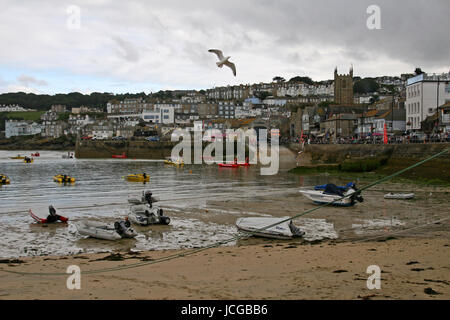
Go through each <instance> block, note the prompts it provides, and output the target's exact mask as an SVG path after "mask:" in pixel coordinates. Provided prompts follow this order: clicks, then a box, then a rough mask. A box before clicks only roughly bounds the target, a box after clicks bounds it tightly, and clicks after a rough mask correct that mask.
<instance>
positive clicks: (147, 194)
mask: <svg viewBox="0 0 450 320" xmlns="http://www.w3.org/2000/svg"><path fill="white" fill-rule="evenodd" d="M144 199H145V201H147V203H148V204H149V206H150V208H151V207H152V193H151V191H145V192H144Z"/></svg>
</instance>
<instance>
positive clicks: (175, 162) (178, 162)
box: [164, 159, 184, 166]
mask: <svg viewBox="0 0 450 320" xmlns="http://www.w3.org/2000/svg"><path fill="white" fill-rule="evenodd" d="M164 164H170V165H173V166H184V161H183V159H166V160H164Z"/></svg>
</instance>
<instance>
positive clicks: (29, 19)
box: [0, 0, 450, 87]
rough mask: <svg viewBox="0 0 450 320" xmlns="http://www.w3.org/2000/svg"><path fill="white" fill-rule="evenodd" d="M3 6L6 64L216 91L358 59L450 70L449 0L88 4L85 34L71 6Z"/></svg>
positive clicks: (358, 63) (329, 69) (324, 74)
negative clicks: (233, 67) (68, 17)
mask: <svg viewBox="0 0 450 320" xmlns="http://www.w3.org/2000/svg"><path fill="white" fill-rule="evenodd" d="M2 3H5V8H7V14H5V16H4V19H3V20H1V21H0V24H1V25H0V41H1V42H2V43H8V46H6V47H5V48H2V50H1V51H0V65H1V64H4V65H8V64H9V63H10V64H11V65H13V64H15V65H22V66H24V68H29V69H30V70H32V69H33V68H38V67H39V68H59V69H65V70H70V71H72V72H73V73H83V74H85V75H93V76H98V77H103V78H108V79H111V81H113V82H116V81H120V82H122V81H123V82H124V83H127V82H129V83H137V82H143V81H148V82H152V85H153V84H157V85H161V86H164V87H170V86H172V85H173V86H178V87H182V86H183V85H186V86H189V87H195V86H198V87H207V86H209V85H210V84H214V83H215V84H216V85H223V84H233V83H249V82H250V83H251V82H259V81H264V80H265V79H272V78H273V76H275V75H279V76H283V77H285V78H289V77H291V76H295V75H298V74H299V72H301V75H308V76H311V77H312V78H313V79H315V80H323V79H329V78H331V77H332V74H333V70H334V67H335V66H336V65H338V67H339V69H345V70H347V69H348V67H349V66H350V64H351V63H353V65H354V67H355V74H356V75H362V74H359V71H360V70H364V72H366V74H364V75H363V76H376V75H382V74H386V75H388V74H395V73H396V72H411V71H413V70H414V67H416V66H420V67H421V68H422V69H423V70H425V71H428V72H430V71H431V72H433V71H434V70H443V69H447V70H448V69H449V66H450V56H449V54H448V53H449V52H450V42H449V41H448V40H447V39H448V30H450V19H448V17H449V16H450V5H449V4H448V0H434V1H424V0H397V1H391V0H358V1H354V0H339V1H337V0H277V1H269V0H264V1H261V0H227V1H225V2H224V1H213V0H196V1H184V0H172V1H170V0H169V1H168V0H152V1H141V0H130V1H127V2H121V1H106V0H103V1H101V2H97V1H94V0H79V1H76V4H77V5H79V6H80V7H81V10H82V11H81V13H82V16H81V19H82V20H81V23H82V30H80V31H79V32H71V33H70V32H68V31H67V30H66V28H61V27H60V26H61V25H64V23H65V21H64V19H65V16H64V12H65V11H64V10H61V12H62V14H63V16H61V17H58V16H57V14H56V13H55V10H51V9H52V8H60V7H61V6H62V7H63V6H64V4H61V2H60V1H57V0H48V1H46V2H45V5H41V4H39V3H36V2H35V1H20V2H19V1H12V0H3V2H2ZM373 4H375V5H378V6H379V7H380V8H381V26H382V29H381V30H369V29H368V28H367V27H366V21H367V18H368V14H367V13H366V9H367V7H368V6H369V5H373ZM58 19H59V20H58ZM3 24H4V26H5V27H3ZM24 38H25V39H26V40H27V41H26V42H25V43H24V42H23V41H21V39H24ZM111 44H112V45H111ZM211 47H216V48H220V49H222V50H223V51H224V52H226V53H227V54H228V55H230V56H232V58H233V61H234V62H235V63H236V64H237V66H238V69H239V72H238V77H236V78H235V79H234V78H231V77H230V76H229V74H227V73H224V72H220V71H219V70H217V68H216V66H215V59H214V57H210V56H208V52H207V50H208V49H209V48H211ZM111 52H112V53H113V54H111ZM68 61H70V62H68ZM124 62H129V63H124ZM393 68H397V69H395V70H393ZM410 69H411V70H410ZM29 73H31V71H30V72H29ZM272 73H273V74H272Z"/></svg>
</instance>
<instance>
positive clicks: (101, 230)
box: [75, 220, 137, 240]
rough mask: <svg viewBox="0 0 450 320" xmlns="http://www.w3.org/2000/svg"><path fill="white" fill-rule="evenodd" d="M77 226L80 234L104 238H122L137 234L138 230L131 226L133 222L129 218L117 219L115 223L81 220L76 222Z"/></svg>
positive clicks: (132, 236)
mask: <svg viewBox="0 0 450 320" xmlns="http://www.w3.org/2000/svg"><path fill="white" fill-rule="evenodd" d="M75 226H76V228H77V230H78V233H79V234H81V235H84V236H89V237H92V238H97V239H103V240H120V239H122V238H134V237H136V236H137V233H136V231H135V230H134V229H133V228H131V223H130V221H128V220H125V221H116V222H115V223H114V224H106V223H102V222H96V221H81V222H78V223H75Z"/></svg>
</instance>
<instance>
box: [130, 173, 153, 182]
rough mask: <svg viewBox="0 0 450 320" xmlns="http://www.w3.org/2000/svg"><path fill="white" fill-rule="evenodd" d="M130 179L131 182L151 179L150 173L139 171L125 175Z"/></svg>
mask: <svg viewBox="0 0 450 320" xmlns="http://www.w3.org/2000/svg"><path fill="white" fill-rule="evenodd" d="M124 178H125V179H127V180H128V181H131V182H149V181H150V175H148V174H146V173H145V172H144V173H138V174H129V175H127V176H125V177H124Z"/></svg>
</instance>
